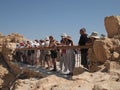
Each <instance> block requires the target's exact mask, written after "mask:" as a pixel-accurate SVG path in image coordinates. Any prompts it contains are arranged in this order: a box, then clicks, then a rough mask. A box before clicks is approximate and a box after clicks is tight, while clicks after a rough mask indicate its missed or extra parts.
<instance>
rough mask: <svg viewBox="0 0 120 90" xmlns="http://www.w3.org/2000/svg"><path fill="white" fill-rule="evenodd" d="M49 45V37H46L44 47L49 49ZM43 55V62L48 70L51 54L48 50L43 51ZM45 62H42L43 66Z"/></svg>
mask: <svg viewBox="0 0 120 90" xmlns="http://www.w3.org/2000/svg"><path fill="white" fill-rule="evenodd" d="M49 44H50V40H49V37H46V38H45V45H44V47H49ZM44 53H45V62H46V63H47V67H46V69H49V68H50V54H51V53H50V50H44ZM45 62H43V63H44V66H45Z"/></svg>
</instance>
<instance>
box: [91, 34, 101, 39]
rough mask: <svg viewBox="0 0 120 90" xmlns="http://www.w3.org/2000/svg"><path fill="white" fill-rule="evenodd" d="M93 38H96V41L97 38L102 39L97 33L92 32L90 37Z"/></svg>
mask: <svg viewBox="0 0 120 90" xmlns="http://www.w3.org/2000/svg"><path fill="white" fill-rule="evenodd" d="M91 37H92V38H96V39H97V38H100V37H99V36H98V33H97V32H92V33H91V35H90V38H91Z"/></svg>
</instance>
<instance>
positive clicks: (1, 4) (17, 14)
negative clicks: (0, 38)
mask: <svg viewBox="0 0 120 90" xmlns="http://www.w3.org/2000/svg"><path fill="white" fill-rule="evenodd" d="M112 15H120V0H0V32H1V33H3V34H4V35H7V34H10V33H13V32H15V33H19V34H22V35H24V36H25V37H27V38H29V39H44V38H45V37H46V36H49V35H53V36H54V37H55V38H56V39H57V40H58V41H59V40H60V38H61V37H60V35H61V34H62V33H64V32H65V33H67V34H68V35H71V37H72V39H73V40H74V42H75V43H77V42H78V40H79V36H80V35H79V29H80V28H82V27H85V28H86V30H87V33H88V34H90V33H91V32H92V31H97V32H98V33H99V34H101V33H104V34H106V31H105V27H104V18H105V17H106V16H112Z"/></svg>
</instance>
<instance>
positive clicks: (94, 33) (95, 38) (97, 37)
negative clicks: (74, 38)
mask: <svg viewBox="0 0 120 90" xmlns="http://www.w3.org/2000/svg"><path fill="white" fill-rule="evenodd" d="M89 38H90V40H89V41H88V42H87V43H86V45H93V44H94V41H95V40H97V39H99V38H100V37H99V36H98V33H97V32H92V33H91V35H90V36H89Z"/></svg>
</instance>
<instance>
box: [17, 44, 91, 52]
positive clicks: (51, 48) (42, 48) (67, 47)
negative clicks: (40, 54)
mask: <svg viewBox="0 0 120 90" xmlns="http://www.w3.org/2000/svg"><path fill="white" fill-rule="evenodd" d="M83 48H92V46H86V45H85V46H55V47H30V48H16V50H15V51H20V50H21V51H22V50H54V49H83Z"/></svg>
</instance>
